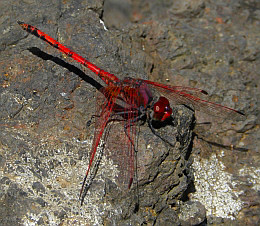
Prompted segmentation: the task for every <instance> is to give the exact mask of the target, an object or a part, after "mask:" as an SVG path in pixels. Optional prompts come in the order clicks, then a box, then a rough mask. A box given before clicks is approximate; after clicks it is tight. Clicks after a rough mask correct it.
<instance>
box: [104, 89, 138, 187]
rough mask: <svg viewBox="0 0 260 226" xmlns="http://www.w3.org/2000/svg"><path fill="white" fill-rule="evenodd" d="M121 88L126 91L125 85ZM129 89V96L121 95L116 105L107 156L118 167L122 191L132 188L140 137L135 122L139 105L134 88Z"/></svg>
mask: <svg viewBox="0 0 260 226" xmlns="http://www.w3.org/2000/svg"><path fill="white" fill-rule="evenodd" d="M121 90H122V91H123V93H125V92H124V91H125V90H124V86H122V87H121ZM130 90H131V89H130ZM127 91H128V96H127V98H124V97H122V96H121V98H118V99H117V101H118V100H119V99H120V100H119V101H118V102H116V103H115V105H114V113H113V115H112V116H111V120H112V123H111V124H110V135H109V137H108V142H107V145H106V147H107V148H106V152H107V153H106V156H108V157H109V158H110V159H112V160H113V162H114V163H115V164H116V165H117V167H118V176H117V180H116V183H117V185H118V186H119V187H120V188H121V190H122V191H127V190H128V188H130V186H131V183H132V181H133V178H134V173H135V151H136V149H137V147H136V145H137V139H138V136H137V135H138V134H137V131H136V123H135V122H136V119H137V117H138V111H137V109H138V106H136V104H134V103H135V102H136V101H135V98H136V96H135V95H134V90H132V91H133V93H131V92H129V89H128V90H127Z"/></svg>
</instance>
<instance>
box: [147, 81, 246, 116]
mask: <svg viewBox="0 0 260 226" xmlns="http://www.w3.org/2000/svg"><path fill="white" fill-rule="evenodd" d="M143 82H145V83H147V84H148V85H149V86H150V87H152V88H154V89H155V90H157V91H158V92H159V93H160V94H161V95H163V96H165V97H167V98H168V99H169V100H170V101H171V102H172V103H173V104H183V105H187V106H191V107H193V108H194V109H195V111H201V112H204V113H208V114H210V115H213V116H218V117H222V118H228V119H240V120H242V119H244V114H243V113H242V112H239V111H237V110H234V109H232V108H229V107H226V106H222V105H220V104H216V103H213V102H210V101H207V100H204V99H201V98H200V97H201V96H202V95H203V94H207V92H206V91H204V90H201V89H196V88H190V87H182V86H169V85H163V84H160V83H156V82H151V81H148V80H143Z"/></svg>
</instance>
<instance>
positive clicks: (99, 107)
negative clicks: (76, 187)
mask: <svg viewBox="0 0 260 226" xmlns="http://www.w3.org/2000/svg"><path fill="white" fill-rule="evenodd" d="M106 88H107V87H105V88H102V93H104V94H105V93H106ZM116 97H117V95H116V93H115V95H109V96H108V95H107V98H106V97H105V96H103V95H100V93H99V94H98V95H97V97H96V115H95V132H94V139H93V142H92V148H91V152H90V156H89V165H88V168H87V171H86V175H85V178H84V181H83V184H82V189H81V192H80V197H81V203H82V202H83V200H84V197H85V196H86V192H87V190H88V188H89V186H90V185H91V183H92V181H93V179H94V177H95V174H96V172H97V168H98V165H99V162H100V160H101V156H102V154H103V150H104V145H101V139H102V137H103V135H104V131H105V130H106V127H107V124H108V122H109V119H110V116H111V114H112V111H113V106H114V104H115V100H116ZM105 134H107V133H105ZM106 137H107V136H105V137H104V139H105V138H106ZM98 149H99V150H98ZM97 150H98V151H99V153H98V156H96V152H97ZM94 163H95V164H94ZM93 165H94V167H93Z"/></svg>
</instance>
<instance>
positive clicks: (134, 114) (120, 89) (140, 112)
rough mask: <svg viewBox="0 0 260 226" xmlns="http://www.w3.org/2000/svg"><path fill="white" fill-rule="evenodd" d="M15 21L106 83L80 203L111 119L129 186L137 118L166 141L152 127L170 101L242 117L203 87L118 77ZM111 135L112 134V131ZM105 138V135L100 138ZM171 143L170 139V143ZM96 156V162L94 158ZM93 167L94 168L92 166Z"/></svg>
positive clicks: (168, 113)
mask: <svg viewBox="0 0 260 226" xmlns="http://www.w3.org/2000/svg"><path fill="white" fill-rule="evenodd" d="M17 22H18V24H19V25H20V26H21V27H22V29H24V30H25V31H27V32H28V33H30V34H32V35H34V36H36V37H38V38H40V39H42V40H43V41H45V42H47V43H48V44H50V45H51V46H53V47H54V48H56V49H58V50H59V51H61V52H62V53H64V54H66V55H67V56H69V57H71V58H72V59H74V60H75V61H77V62H79V63H80V64H82V65H83V66H85V67H86V68H88V69H89V70H91V71H92V72H94V73H95V74H96V75H97V76H98V77H99V78H100V79H101V80H103V82H104V83H105V84H106V86H104V87H102V88H100V90H99V91H100V92H101V93H102V95H99V96H97V100H96V102H97V104H96V113H95V115H93V117H94V118H95V132H94V138H93V142H92V147H91V151H90V157H89V164H88V167H87V170H86V174H85V177H84V180H83V183H82V188H81V191H80V200H81V205H82V204H83V202H84V198H85V196H86V194H87V191H88V189H89V186H90V184H91V181H92V180H93V178H94V175H95V173H90V171H91V168H92V167H93V168H95V166H96V165H97V164H98V163H99V161H100V158H101V156H102V154H99V157H97V156H96V153H97V150H98V147H99V146H100V145H101V143H102V139H103V138H104V137H107V136H110V135H109V133H108V131H107V130H108V126H109V124H111V123H113V122H122V127H123V130H124V134H125V137H126V138H127V145H125V146H124V147H122V148H121V152H122V153H124V154H125V155H127V157H126V158H128V160H127V161H128V162H129V163H128V164H129V175H128V176H129V182H128V188H129V189H130V187H131V184H132V182H133V177H134V163H133V162H134V153H135V152H136V151H137V150H136V147H135V143H136V124H137V122H138V121H140V120H142V121H147V122H148V125H149V127H150V129H151V130H152V132H153V133H154V134H155V135H156V136H158V137H160V138H161V139H162V140H163V141H165V142H166V143H169V141H167V140H166V139H164V138H163V137H162V136H160V135H159V134H158V133H157V132H156V130H155V129H154V127H153V122H157V123H158V122H159V123H163V122H166V121H167V120H169V119H170V118H171V117H172V113H173V109H172V107H171V104H173V105H185V106H189V107H191V108H192V109H193V110H195V113H196V111H202V112H205V113H208V114H210V115H213V116H217V117H222V118H229V119H234V118H239V119H241V118H243V117H244V114H243V113H242V112H240V111H237V110H234V109H232V108H229V107H226V106H222V105H220V104H217V103H213V102H210V101H207V100H205V98H204V99H203V96H206V95H208V93H207V92H206V91H205V90H203V89H198V88H192V87H184V86H171V85H165V84H161V83H157V82H153V81H150V80H145V79H139V78H130V77H126V78H124V79H122V80H120V79H119V78H118V77H116V76H115V75H114V74H111V73H109V72H107V71H104V70H103V69H101V68H99V67H97V66H96V65H95V64H93V63H91V62H90V61H88V60H87V59H85V58H84V57H82V56H80V55H79V54H77V53H76V52H74V51H72V50H70V49H69V48H67V47H66V46H64V45H62V44H61V43H59V42H58V41H56V40H55V39H53V38H52V37H50V36H49V35H47V34H45V33H44V32H42V31H41V30H39V29H38V28H36V27H34V26H32V25H29V24H26V23H24V22H21V21H17ZM113 135H114V134H113ZM103 140H104V139H103ZM169 144H170V143H169ZM95 156H96V159H97V160H96V163H95V164H94V159H95ZM94 171H95V170H94Z"/></svg>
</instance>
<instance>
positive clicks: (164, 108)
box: [153, 97, 172, 121]
mask: <svg viewBox="0 0 260 226" xmlns="http://www.w3.org/2000/svg"><path fill="white" fill-rule="evenodd" d="M153 111H154V114H153V119H154V120H159V121H164V120H165V119H167V118H169V117H170V116H171V114H172V109H171V107H170V102H169V101H168V99H167V98H165V97H160V98H159V100H158V101H157V102H156V103H155V104H154V106H153Z"/></svg>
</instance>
